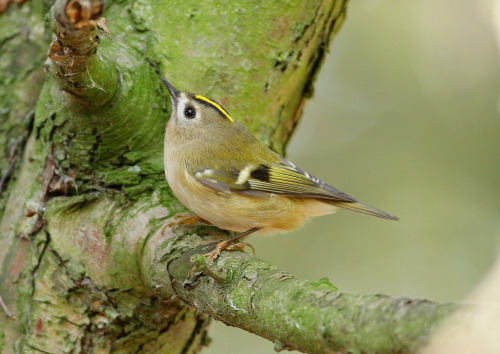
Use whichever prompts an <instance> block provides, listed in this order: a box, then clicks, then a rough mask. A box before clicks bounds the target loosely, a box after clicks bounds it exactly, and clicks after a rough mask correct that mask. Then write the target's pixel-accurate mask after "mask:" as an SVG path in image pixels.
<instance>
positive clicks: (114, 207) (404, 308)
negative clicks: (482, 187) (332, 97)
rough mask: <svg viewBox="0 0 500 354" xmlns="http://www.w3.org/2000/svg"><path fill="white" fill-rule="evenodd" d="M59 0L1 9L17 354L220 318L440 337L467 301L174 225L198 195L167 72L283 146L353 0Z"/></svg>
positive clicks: (4, 284)
mask: <svg viewBox="0 0 500 354" xmlns="http://www.w3.org/2000/svg"><path fill="white" fill-rule="evenodd" d="M51 5H52V4H51V2H50V1H28V2H26V3H25V4H23V5H11V6H10V7H9V9H8V10H7V11H6V12H5V13H4V14H3V15H1V16H0V27H1V28H2V31H0V50H1V53H2V58H1V60H0V69H1V70H0V72H1V74H0V82H1V83H2V86H1V87H0V98H1V105H0V122H1V126H0V129H1V130H0V143H1V144H2V146H3V148H4V149H3V150H2V151H0V154H2V155H1V156H0V157H1V159H0V168H1V172H2V174H1V176H2V179H1V182H0V193H2V194H1V199H0V217H2V223H1V234H0V244H1V245H2V247H0V266H1V269H0V295H1V296H2V298H3V300H4V302H5V305H6V307H7V308H8V309H9V311H11V312H12V313H13V314H15V315H16V319H15V320H2V321H0V351H1V352H29V351H31V350H32V351H42V352H49V353H52V352H94V351H103V352H111V351H119V352H127V353H128V352H152V351H156V352H165V353H181V352H182V353H185V352H196V351H198V350H199V348H200V347H201V346H202V345H203V344H204V343H205V342H206V326H207V324H208V322H209V320H208V318H209V317H215V318H217V319H219V320H222V321H225V322H226V323H229V324H232V325H237V326H240V327H241V328H244V329H246V330H249V331H252V332H254V333H256V334H258V335H261V336H263V337H265V338H269V339H271V340H273V341H275V342H276V343H277V345H276V347H277V349H284V348H289V347H290V348H291V347H293V348H297V349H299V350H303V351H313V352H331V351H333V350H336V351H398V352H405V351H406V352H407V351H413V350H415V348H417V347H419V346H420V345H421V344H422V343H425V342H426V340H427V339H428V336H429V333H430V328H432V327H433V326H434V325H435V324H436V323H438V322H439V319H440V318H442V317H443V316H444V315H445V314H446V313H448V312H449V311H451V310H452V308H453V306H450V305H439V304H433V303H430V302H425V301H423V302H422V301H416V302H413V301H407V300H392V299H390V298H387V297H385V296H379V295H376V296H355V295H347V294H342V293H340V292H338V291H337V290H336V289H335V288H334V287H333V286H332V285H330V284H329V282H327V281H326V280H325V281H320V282H317V283H313V282H305V281H301V280H298V279H295V278H294V277H293V276H291V275H287V274H284V273H283V272H280V271H279V270H277V269H275V268H274V267H272V266H271V265H269V264H267V263H266V262H264V261H261V260H258V259H256V258H253V257H250V256H247V255H244V254H242V253H239V252H234V253H230V254H224V255H223V256H221V258H220V260H219V261H218V262H217V264H208V263H206V261H205V259H204V258H203V257H200V256H199V254H202V253H203V252H204V250H205V246H203V244H205V243H207V242H210V240H213V238H214V237H216V235H217V234H221V231H218V230H216V229H214V228H211V227H202V228H200V227H196V228H192V229H183V228H180V229H179V228H177V229H175V230H171V229H170V228H166V229H165V230H164V231H165V232H162V230H163V228H164V226H165V225H166V224H167V223H169V222H170V221H171V220H173V217H174V215H175V214H178V213H182V212H186V210H185V208H184V207H183V206H182V205H180V204H179V203H178V201H177V200H176V199H175V198H174V197H173V195H172V193H171V191H170V189H169V188H168V186H167V184H166V182H165V181H164V176H163V164H162V151H163V146H162V145H163V133H164V127H165V123H166V120H167V118H168V116H169V111H170V107H169V99H168V93H167V92H166V90H165V89H164V88H163V87H162V84H161V82H160V80H159V75H160V74H162V75H166V76H167V77H168V79H169V80H170V81H171V82H172V83H174V84H175V85H176V86H177V87H178V88H180V89H183V90H189V91H193V92H200V93H203V94H205V95H208V96H210V97H214V98H217V99H219V100H220V101H221V103H222V104H223V105H224V106H226V107H228V108H229V109H230V111H231V112H232V113H233V115H234V116H236V117H239V118H240V119H241V120H242V121H243V122H245V123H246V124H247V125H248V126H249V128H250V129H251V130H252V131H253V132H254V133H255V134H256V135H258V136H259V137H260V138H261V139H262V140H263V141H264V142H266V143H268V144H269V145H270V146H272V147H273V148H274V149H275V150H276V151H278V152H281V153H282V152H283V151H284V148H285V146H286V143H287V141H288V139H289V137H290V135H291V133H292V132H293V129H294V127H295V125H296V122H297V120H298V118H299V116H300V112H301V108H302V105H303V102H304V100H305V98H306V97H307V96H309V95H310V94H311V91H312V82H313V80H314V76H315V74H316V73H317V71H318V68H319V66H320V64H321V62H322V60H323V57H324V53H325V51H326V49H327V47H328V44H329V42H330V40H331V38H332V36H333V34H334V33H335V32H336V30H337V29H338V27H339V26H340V24H341V23H342V21H343V19H344V16H345V10H346V1H343V0H336V1H335V0H323V1H318V2H295V1H291V0H290V1H279V2H255V1H251V0H247V1H238V2H227V1H222V0H221V1H216V2H200V1H196V2H191V1H153V0H141V1H126V0H123V1H115V2H111V1H110V2H108V3H107V5H108V8H107V9H106V10H105V12H104V13H103V14H102V15H103V16H104V17H105V18H106V23H107V25H106V23H105V22H102V19H101V18H100V16H101V11H102V6H101V5H102V3H101V2H100V1H97V0H92V1H91V0H81V1H76V0H70V1H66V0H64V1H57V2H56V4H55V5H54V6H53V7H52V10H51V11H50V15H49V20H48V23H47V26H45V25H44V21H43V19H44V15H45V13H47V12H48V11H49V8H50V6H51ZM108 28H109V31H108ZM51 32H53V33H54V35H55V37H54V38H53V40H52V43H50V42H51V40H50V39H51V36H50V35H49V34H50V33H51ZM107 32H109V33H107ZM221 34H223V35H221ZM47 52H48V58H49V60H48V61H47V62H46V65H45V69H46V72H48V73H49V74H48V75H46V76H45V75H44V74H43V72H42V64H43V62H44V61H45V58H46V54H47ZM2 191H3V192H2ZM199 235H204V236H205V241H202V240H201V239H200V238H199V237H198V236H199ZM193 264H195V265H197V266H198V268H199V269H200V270H201V271H202V272H201V273H200V272H194V274H193V276H192V277H191V278H189V279H188V276H187V275H188V273H189V270H190V269H191V268H192V267H193ZM276 294H279V296H275V295H276ZM277 299H283V301H280V302H279V303H277V302H276V300H277ZM285 299H288V300H293V301H291V302H290V301H285ZM197 310H198V311H197ZM318 323H321V326H318Z"/></svg>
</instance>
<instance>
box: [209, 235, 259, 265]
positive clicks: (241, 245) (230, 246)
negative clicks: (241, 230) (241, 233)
mask: <svg viewBox="0 0 500 354" xmlns="http://www.w3.org/2000/svg"><path fill="white" fill-rule="evenodd" d="M245 247H249V248H250V249H251V250H252V253H253V255H254V256H255V248H254V247H253V246H252V245H251V244H249V243H247V242H238V243H230V240H226V241H222V242H219V243H218V244H217V245H216V246H215V248H214V249H213V250H212V251H210V252H209V253H206V254H205V257H207V258H208V259H210V260H211V261H215V260H216V259H217V258H219V255H220V253H221V252H222V251H234V250H241V251H244V250H245Z"/></svg>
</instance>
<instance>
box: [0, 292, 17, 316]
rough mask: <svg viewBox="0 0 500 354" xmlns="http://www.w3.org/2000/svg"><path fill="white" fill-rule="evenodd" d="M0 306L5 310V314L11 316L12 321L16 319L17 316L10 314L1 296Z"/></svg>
mask: <svg viewBox="0 0 500 354" xmlns="http://www.w3.org/2000/svg"><path fill="white" fill-rule="evenodd" d="M0 305H1V306H2V308H3V310H4V311H5V313H6V314H7V316H9V318H10V319H11V320H15V319H16V315H14V314H13V313H12V312H10V311H9V309H8V307H7V305H5V302H3V299H2V295H0Z"/></svg>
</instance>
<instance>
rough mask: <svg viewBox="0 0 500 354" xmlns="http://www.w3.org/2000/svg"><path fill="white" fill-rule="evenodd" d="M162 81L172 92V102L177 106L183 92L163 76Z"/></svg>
mask: <svg viewBox="0 0 500 354" xmlns="http://www.w3.org/2000/svg"><path fill="white" fill-rule="evenodd" d="M161 81H163V83H164V84H165V86H166V87H167V89H168V92H170V96H172V103H173V105H174V106H177V101H178V100H179V97H181V93H180V92H179V91H177V89H176V88H175V87H173V86H172V85H170V82H168V81H167V80H165V79H164V78H163V77H162V78H161Z"/></svg>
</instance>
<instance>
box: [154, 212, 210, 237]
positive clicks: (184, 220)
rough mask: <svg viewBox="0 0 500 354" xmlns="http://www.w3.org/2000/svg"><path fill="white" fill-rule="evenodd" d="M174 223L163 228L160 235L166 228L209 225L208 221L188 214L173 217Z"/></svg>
mask: <svg viewBox="0 0 500 354" xmlns="http://www.w3.org/2000/svg"><path fill="white" fill-rule="evenodd" d="M174 219H175V221H172V222H169V223H168V224H167V225H165V226H163V229H162V230H161V234H162V235H163V232H164V231H165V229H166V228H167V227H172V228H177V227H178V226H180V225H194V224H196V223H197V222H202V223H204V224H207V225H211V224H210V222H209V221H207V220H205V219H202V218H200V217H199V216H198V215H189V214H179V215H176V216H174Z"/></svg>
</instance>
